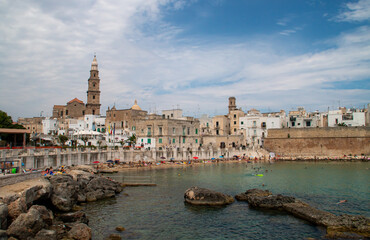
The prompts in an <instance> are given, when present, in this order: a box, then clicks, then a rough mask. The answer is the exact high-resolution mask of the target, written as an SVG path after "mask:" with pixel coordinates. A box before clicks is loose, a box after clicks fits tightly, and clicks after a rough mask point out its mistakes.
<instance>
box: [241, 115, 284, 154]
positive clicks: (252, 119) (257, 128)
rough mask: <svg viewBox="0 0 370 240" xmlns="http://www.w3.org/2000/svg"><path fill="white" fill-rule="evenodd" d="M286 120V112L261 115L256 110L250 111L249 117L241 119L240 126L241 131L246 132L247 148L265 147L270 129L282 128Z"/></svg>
mask: <svg viewBox="0 0 370 240" xmlns="http://www.w3.org/2000/svg"><path fill="white" fill-rule="evenodd" d="M284 119H285V112H283V113H281V114H280V113H276V114H273V113H265V114H261V113H260V112H259V111H257V110H255V109H253V111H249V112H248V114H247V116H245V117H240V119H239V126H240V129H241V130H245V134H246V140H247V146H248V147H261V146H263V141H264V138H265V137H266V136H267V134H268V129H274V128H282V126H283V124H284Z"/></svg>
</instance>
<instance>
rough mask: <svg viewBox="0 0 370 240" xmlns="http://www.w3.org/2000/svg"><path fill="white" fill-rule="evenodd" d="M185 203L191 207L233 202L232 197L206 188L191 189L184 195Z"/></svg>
mask: <svg viewBox="0 0 370 240" xmlns="http://www.w3.org/2000/svg"><path fill="white" fill-rule="evenodd" d="M184 199H185V202H187V203H190V204H193V205H208V206H219V205H227V204H230V203H233V202H234V198H233V197H232V196H229V195H226V194H223V193H220V192H215V191H212V190H209V189H206V188H199V187H191V188H189V189H188V190H186V192H185V194H184Z"/></svg>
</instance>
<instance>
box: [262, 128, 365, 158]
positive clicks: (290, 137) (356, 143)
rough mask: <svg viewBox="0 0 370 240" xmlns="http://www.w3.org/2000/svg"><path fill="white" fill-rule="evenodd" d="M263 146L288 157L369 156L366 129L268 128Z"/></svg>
mask: <svg viewBox="0 0 370 240" xmlns="http://www.w3.org/2000/svg"><path fill="white" fill-rule="evenodd" d="M264 148H265V149H266V150H268V151H270V152H275V153H276V154H278V155H280V156H292V157H301V156H304V157H309V156H312V157H315V156H328V157H335V156H338V157H342V156H343V155H347V156H350V155H352V156H355V155H357V156H361V155H370V128H369V127H335V128H301V129H299V128H285V129H269V130H268V136H267V138H265V140H264Z"/></svg>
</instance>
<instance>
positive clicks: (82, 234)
mask: <svg viewBox="0 0 370 240" xmlns="http://www.w3.org/2000/svg"><path fill="white" fill-rule="evenodd" d="M68 237H70V238H72V239H77V240H90V239H91V237H92V235H91V228H89V227H88V226H87V225H86V224H84V223H77V224H75V225H74V226H73V227H72V228H71V230H70V231H69V232H68Z"/></svg>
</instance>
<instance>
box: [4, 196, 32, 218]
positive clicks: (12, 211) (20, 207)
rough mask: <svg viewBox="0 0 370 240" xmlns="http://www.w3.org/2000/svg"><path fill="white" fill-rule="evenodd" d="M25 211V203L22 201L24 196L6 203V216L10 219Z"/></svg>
mask: <svg viewBox="0 0 370 240" xmlns="http://www.w3.org/2000/svg"><path fill="white" fill-rule="evenodd" d="M26 212H27V205H26V203H25V202H24V198H18V199H17V200H15V201H14V202H11V203H10V204H9V205H8V217H9V219H10V221H11V222H12V221H14V220H15V219H17V217H18V216H19V215H21V214H22V213H26Z"/></svg>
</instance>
